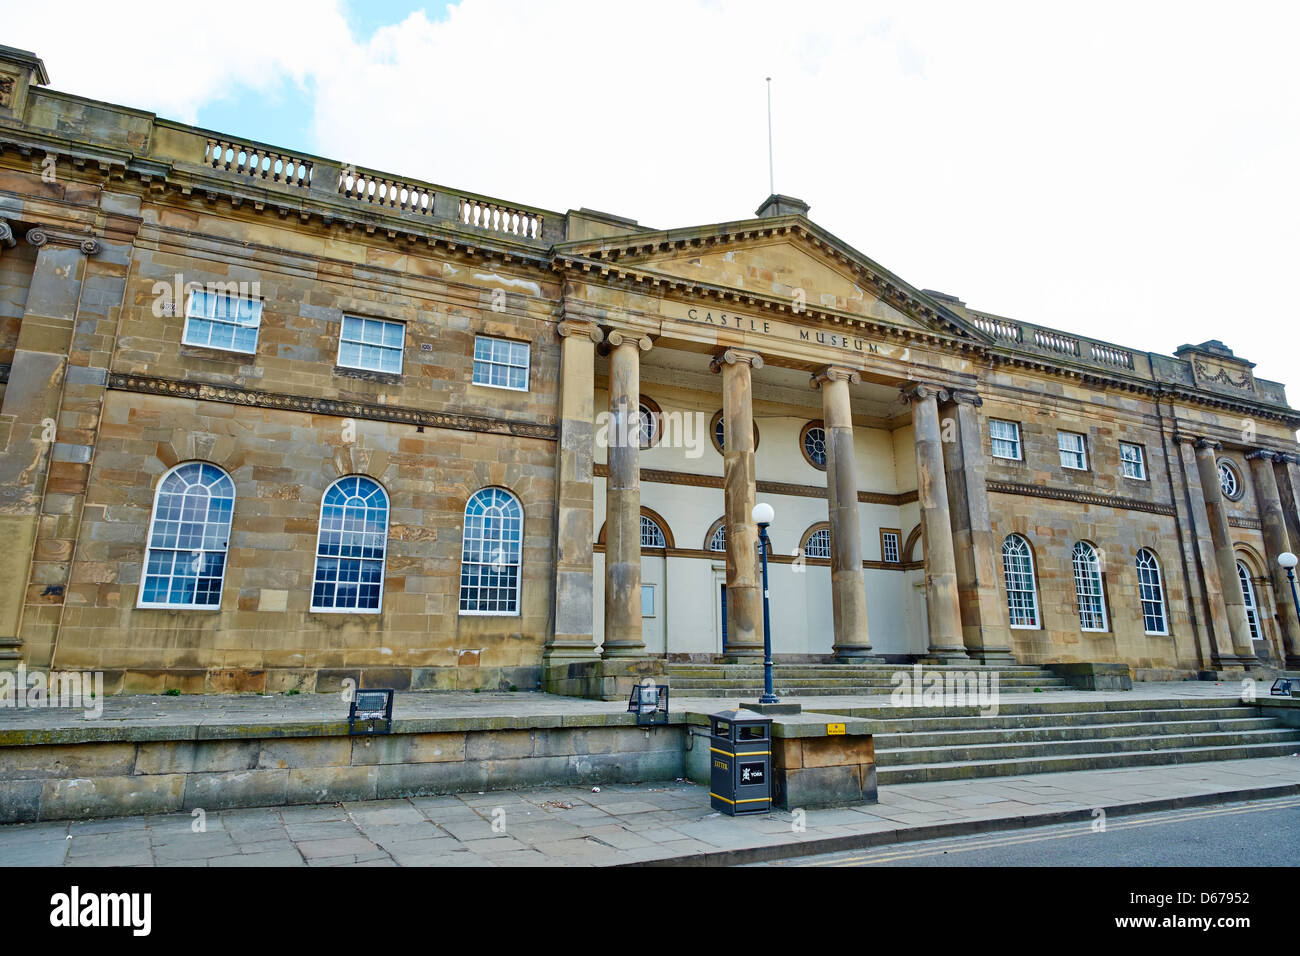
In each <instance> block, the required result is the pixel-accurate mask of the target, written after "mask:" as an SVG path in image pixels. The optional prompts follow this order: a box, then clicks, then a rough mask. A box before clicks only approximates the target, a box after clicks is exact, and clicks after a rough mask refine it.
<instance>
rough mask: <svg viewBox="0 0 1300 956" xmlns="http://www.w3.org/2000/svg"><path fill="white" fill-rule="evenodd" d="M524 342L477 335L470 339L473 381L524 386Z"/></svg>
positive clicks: (526, 351) (526, 366)
mask: <svg viewBox="0 0 1300 956" xmlns="http://www.w3.org/2000/svg"><path fill="white" fill-rule="evenodd" d="M528 356H529V352H528V345H527V343H524V342H511V341H509V340H507V339H495V338H490V337H488V336H485V335H480V336H478V337H477V338H475V340H474V378H473V381H474V384H475V385H492V386H496V387H499V388H515V389H520V390H525V389H527V388H528Z"/></svg>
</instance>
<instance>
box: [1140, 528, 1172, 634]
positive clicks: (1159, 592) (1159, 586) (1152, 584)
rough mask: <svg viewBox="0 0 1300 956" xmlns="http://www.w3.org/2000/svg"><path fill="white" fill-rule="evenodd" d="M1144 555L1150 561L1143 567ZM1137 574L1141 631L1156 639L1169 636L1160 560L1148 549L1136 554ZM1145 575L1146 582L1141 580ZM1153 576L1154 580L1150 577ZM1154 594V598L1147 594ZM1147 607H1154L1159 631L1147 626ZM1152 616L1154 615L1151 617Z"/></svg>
mask: <svg viewBox="0 0 1300 956" xmlns="http://www.w3.org/2000/svg"><path fill="white" fill-rule="evenodd" d="M1143 555H1145V556H1146V557H1147V558H1148V559H1150V564H1149V565H1147V566H1143V563H1142V557H1143ZM1136 564H1137V574H1138V604H1139V605H1140V610H1141V612H1142V630H1143V632H1144V633H1146V634H1150V635H1153V636H1156V637H1165V636H1167V635H1168V634H1169V609H1168V608H1167V607H1166V605H1165V580H1164V575H1163V573H1161V571H1160V559H1159V558H1158V557H1156V553H1155V552H1154V551H1152V550H1151V549H1150V548H1143V549H1141V550H1140V551H1138V553H1137V561H1136ZM1144 574H1145V575H1147V580H1143V575H1144ZM1152 576H1154V580H1151V577H1152ZM1152 593H1154V595H1155V596H1154V597H1149V596H1148V595H1149V594H1152ZM1147 605H1154V606H1155V607H1156V608H1157V610H1158V612H1159V615H1160V630H1158V631H1153V630H1152V629H1151V628H1150V627H1148V625H1147V617H1148V615H1147ZM1152 616H1154V615H1152Z"/></svg>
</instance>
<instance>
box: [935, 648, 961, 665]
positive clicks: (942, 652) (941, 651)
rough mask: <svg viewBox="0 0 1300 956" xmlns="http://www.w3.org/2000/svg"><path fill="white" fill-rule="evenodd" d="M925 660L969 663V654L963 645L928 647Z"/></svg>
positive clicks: (937, 662) (938, 662)
mask: <svg viewBox="0 0 1300 956" xmlns="http://www.w3.org/2000/svg"><path fill="white" fill-rule="evenodd" d="M925 657H926V660H928V661H930V662H932V663H935V664H969V663H970V655H969V654H967V653H966V648H964V647H928V648H926V655H925Z"/></svg>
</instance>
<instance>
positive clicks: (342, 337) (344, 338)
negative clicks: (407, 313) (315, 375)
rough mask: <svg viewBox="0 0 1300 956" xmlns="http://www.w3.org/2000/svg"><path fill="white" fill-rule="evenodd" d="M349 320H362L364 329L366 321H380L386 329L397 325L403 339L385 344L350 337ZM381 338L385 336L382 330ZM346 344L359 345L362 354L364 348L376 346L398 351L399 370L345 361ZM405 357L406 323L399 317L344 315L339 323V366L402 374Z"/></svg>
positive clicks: (382, 350)
mask: <svg viewBox="0 0 1300 956" xmlns="http://www.w3.org/2000/svg"><path fill="white" fill-rule="evenodd" d="M349 320H350V321H353V322H360V323H361V324H362V329H363V330H364V329H365V323H367V322H376V323H378V324H379V327H380V329H385V328H387V327H388V326H396V327H397V329H398V331H399V332H400V333H401V339H400V341H399V342H398V344H397V345H385V344H383V343H382V342H380V343H375V342H367V341H365V340H364V338H348V333H347V330H348V322H349ZM380 338H381V339H382V338H384V335H383V333H382V332H381V334H380ZM345 345H355V346H358V348H359V351H361V354H362V355H364V354H365V352H364V350H365V349H366V348H376V349H379V350H380V351H381V352H396V353H397V371H396V372H394V371H393V370H392V369H387V368H375V367H374V366H372V365H362V364H356V365H354V364H352V363H351V362H345V361H343V346H345ZM405 358H406V323H405V322H402V321H399V320H397V319H378V318H375V317H374V316H373V315H344V316H343V321H342V322H341V323H339V351H338V357H337V358H336V359H335V362H336V364H337V365H338V366H339V368H354V369H358V370H359V371H362V372H378V373H379V374H381V375H401V374H402V368H403V366H404V364H405Z"/></svg>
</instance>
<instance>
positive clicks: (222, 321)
mask: <svg viewBox="0 0 1300 956" xmlns="http://www.w3.org/2000/svg"><path fill="white" fill-rule="evenodd" d="M219 298H224V299H226V300H227V301H233V302H235V303H237V305H236V308H235V316H236V317H235V318H234V319H233V320H232V319H230V318H227V317H224V316H223V317H220V318H218V317H217V316H216V303H217V300H218V299H219ZM199 303H202V305H203V309H202V312H203V314H202V315H199V314H196V312H197V309H196V306H197V304H199ZM245 303H247V304H248V305H249V306H250V310H251V311H252V313H253V315H252V316H251V317H250V320H249V321H247V322H245V321H243V320H241V319H240V318H239V315H240V313H242V312H243V310H244V304H245ZM191 319H197V320H198V321H200V322H206V323H208V324H209V326H230V327H231V328H232V329H233V330H234V331H235V332H238V331H239V330H240V329H250V328H251V329H252V330H253V347H252V348H251V349H240V348H235V347H234V332H232V333H231V344H230V345H229V346H225V345H213V344H212V332H211V328H209V331H208V341H207V342H197V341H191V338H190V331H191V325H190V320H191ZM261 335H262V300H261V299H254V298H252V297H248V296H242V295H238V294H232V293H229V292H225V291H220V292H218V291H216V290H203V289H192V290H190V294H189V296H188V298H187V299H186V301H185V327H184V328H183V329H182V330H181V344H182V345H189V346H193V347H194V348H201V349H215V350H216V351H218V352H234V353H235V354H236V355H256V354H257V343H258V341H259V340H260V339H261Z"/></svg>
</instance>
